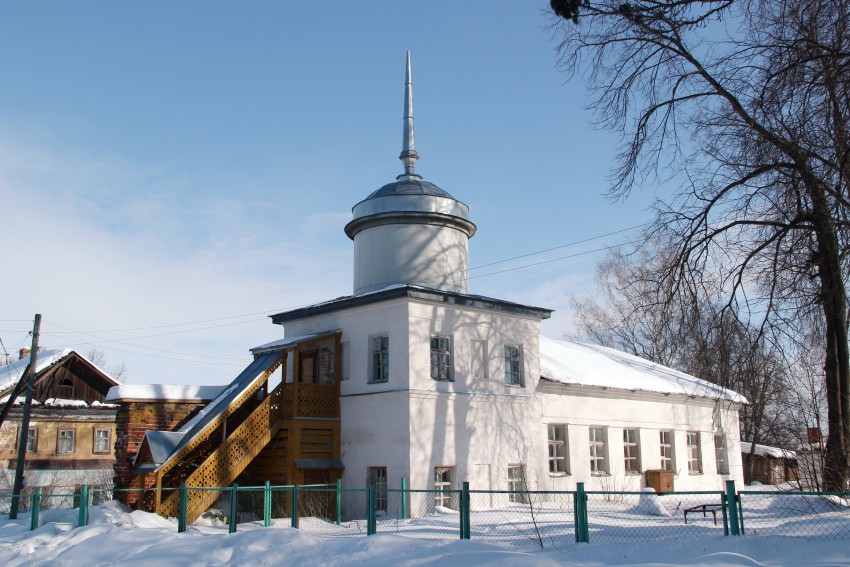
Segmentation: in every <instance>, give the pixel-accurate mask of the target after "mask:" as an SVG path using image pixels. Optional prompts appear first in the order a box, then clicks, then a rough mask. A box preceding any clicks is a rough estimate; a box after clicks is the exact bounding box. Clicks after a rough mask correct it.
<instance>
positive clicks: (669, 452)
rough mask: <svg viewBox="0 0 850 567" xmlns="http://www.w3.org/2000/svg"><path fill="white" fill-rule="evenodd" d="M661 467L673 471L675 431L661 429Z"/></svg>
mask: <svg viewBox="0 0 850 567" xmlns="http://www.w3.org/2000/svg"><path fill="white" fill-rule="evenodd" d="M661 468H662V469H664V470H665V471H670V472H673V469H674V464H673V432H672V431H661Z"/></svg>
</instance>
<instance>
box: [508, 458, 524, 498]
mask: <svg viewBox="0 0 850 567" xmlns="http://www.w3.org/2000/svg"><path fill="white" fill-rule="evenodd" d="M508 490H510V494H509V495H508V499H509V500H510V501H511V502H517V503H520V504H525V503H527V502H528V495H527V494H526V493H525V491H526V488H525V466H524V465H508Z"/></svg>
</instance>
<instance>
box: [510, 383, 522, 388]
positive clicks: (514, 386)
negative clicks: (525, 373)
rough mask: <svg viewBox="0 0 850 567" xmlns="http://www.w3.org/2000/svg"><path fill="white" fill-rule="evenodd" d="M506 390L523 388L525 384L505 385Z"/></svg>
mask: <svg viewBox="0 0 850 567" xmlns="http://www.w3.org/2000/svg"><path fill="white" fill-rule="evenodd" d="M505 386H506V387H508V388H525V384H505Z"/></svg>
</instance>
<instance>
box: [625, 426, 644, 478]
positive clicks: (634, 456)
mask: <svg viewBox="0 0 850 567" xmlns="http://www.w3.org/2000/svg"><path fill="white" fill-rule="evenodd" d="M623 458H624V460H625V464H626V474H640V443H639V441H638V430H637V429H624V430H623Z"/></svg>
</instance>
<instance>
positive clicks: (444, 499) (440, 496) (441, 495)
mask: <svg viewBox="0 0 850 567" xmlns="http://www.w3.org/2000/svg"><path fill="white" fill-rule="evenodd" d="M452 476H453V475H452V467H436V468H434V491H435V492H434V504H435V505H437V506H442V507H443V508H451V509H454V506H453V501H454V493H453V492H452Z"/></svg>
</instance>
